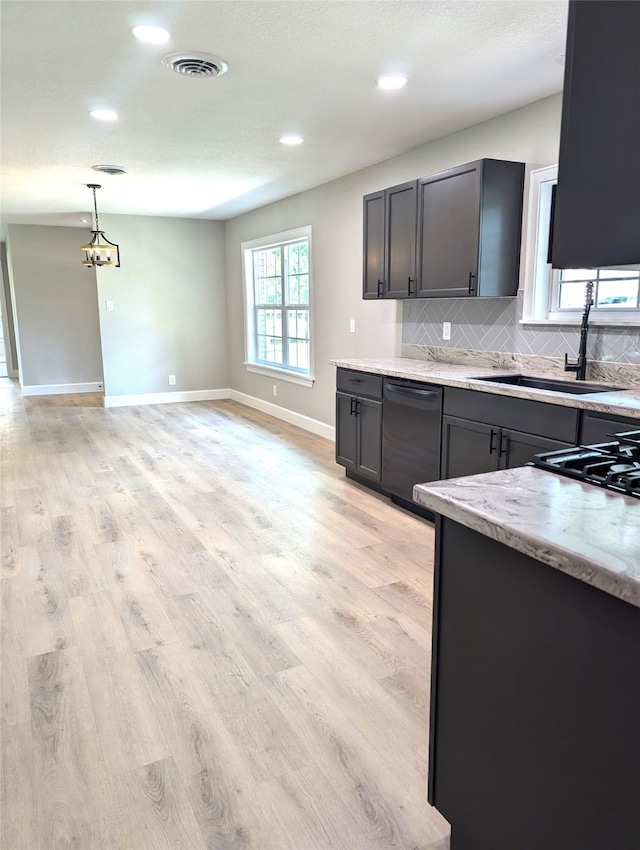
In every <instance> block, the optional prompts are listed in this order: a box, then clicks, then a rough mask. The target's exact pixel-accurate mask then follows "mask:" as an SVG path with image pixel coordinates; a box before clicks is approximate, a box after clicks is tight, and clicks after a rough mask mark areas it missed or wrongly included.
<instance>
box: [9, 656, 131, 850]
mask: <svg viewBox="0 0 640 850" xmlns="http://www.w3.org/2000/svg"><path fill="white" fill-rule="evenodd" d="M29 684H30V693H31V729H32V736H33V754H32V760H33V776H34V780H33V781H34V787H35V797H36V806H35V808H34V810H33V811H32V813H31V816H32V817H33V818H34V819H36V820H37V830H38V845H37V846H39V847H41V848H57V847H78V848H80V847H82V848H85V847H86V848H92V850H93V848H96V850H120V848H123V846H124V845H123V844H122V840H121V834H120V827H119V824H118V821H117V819H116V817H115V812H114V806H113V799H112V795H111V791H110V788H109V785H108V781H107V775H106V772H105V768H104V763H103V759H102V750H101V747H100V745H99V743H98V736H97V734H96V728H95V724H94V720H93V713H92V710H91V705H90V702H89V695H88V693H87V687H86V683H85V681H84V671H83V667H82V664H81V662H80V658H79V653H78V650H77V648H75V647H73V648H71V649H62V650H57V651H55V652H48V653H45V654H44V655H36V656H34V657H33V658H30V659H29ZM3 850H4V849H3Z"/></svg>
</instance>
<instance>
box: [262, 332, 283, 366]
mask: <svg viewBox="0 0 640 850" xmlns="http://www.w3.org/2000/svg"><path fill="white" fill-rule="evenodd" d="M258 359H259V360H263V361H264V362H266V363H279V364H282V337H279V336H260V335H259V334H258Z"/></svg>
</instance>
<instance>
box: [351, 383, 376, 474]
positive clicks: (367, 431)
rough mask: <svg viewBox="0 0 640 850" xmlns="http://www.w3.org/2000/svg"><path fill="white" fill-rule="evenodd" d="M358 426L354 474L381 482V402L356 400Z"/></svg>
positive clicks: (364, 399) (363, 399)
mask: <svg viewBox="0 0 640 850" xmlns="http://www.w3.org/2000/svg"><path fill="white" fill-rule="evenodd" d="M356 405H357V407H356V410H357V414H356V416H355V419H357V424H358V439H357V462H356V472H358V473H359V474H360V475H364V476H366V477H367V478H372V479H373V480H374V481H381V480H382V402H381V401H373V400H371V399H366V398H358V399H356Z"/></svg>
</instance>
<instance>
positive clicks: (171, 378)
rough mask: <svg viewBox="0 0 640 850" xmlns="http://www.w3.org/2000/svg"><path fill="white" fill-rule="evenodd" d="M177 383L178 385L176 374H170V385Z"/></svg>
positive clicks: (173, 385)
mask: <svg viewBox="0 0 640 850" xmlns="http://www.w3.org/2000/svg"><path fill="white" fill-rule="evenodd" d="M175 385H176V376H175V375H169V386H170V387H175Z"/></svg>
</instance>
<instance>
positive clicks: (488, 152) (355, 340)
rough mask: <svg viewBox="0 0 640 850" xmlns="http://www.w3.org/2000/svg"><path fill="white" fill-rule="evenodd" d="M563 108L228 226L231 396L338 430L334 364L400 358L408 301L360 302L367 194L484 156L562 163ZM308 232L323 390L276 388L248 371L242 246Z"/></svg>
mask: <svg viewBox="0 0 640 850" xmlns="http://www.w3.org/2000/svg"><path fill="white" fill-rule="evenodd" d="M561 104H562V99H561V95H556V96H554V97H551V98H547V99H545V100H542V101H538V102H536V103H533V104H530V105H529V106H526V107H524V108H522V109H518V110H516V111H515V112H511V113H508V114H507V115H503V116H500V117H499V118H495V119H493V120H491V121H487V122H485V123H483V124H478V125H476V126H474V127H471V128H470V129H468V130H463V131H461V132H459V133H455V134H453V135H451V136H447V137H445V138H443V139H439V140H437V141H434V142H430V143H428V144H425V145H422V146H420V147H418V148H414V149H413V150H410V151H407V152H406V153H404V154H402V155H400V156H397V157H394V158H393V159H389V160H386V161H384V162H381V163H378V164H377V165H373V166H371V167H369V168H366V169H363V170H362V171H358V172H355V173H354V174H350V175H347V176H346V177H343V178H340V179H339V180H334V181H332V182H331V183H326V184H324V185H323V186H319V187H317V188H315V189H311V190H309V191H307V192H303V193H301V194H298V195H295V196H293V197H290V198H286V199H285V200H282V201H278V202H277V203H274V204H270V205H269V206H266V207H262V208H261V209H258V210H254V211H252V212H249V213H246V214H244V215H241V216H238V217H237V218H234V219H231V220H230V221H227V222H226V228H225V258H226V260H225V263H226V286H227V299H228V311H229V349H230V376H231V386H232V388H233V389H235V390H238V391H240V392H243V393H247V394H248V395H251V396H254V397H257V398H259V399H263V400H265V401H270V402H274V401H276V402H277V403H278V404H279V405H281V406H282V407H285V408H288V409H290V410H293V411H295V412H297V413H300V414H303V415H305V416H310V417H312V418H313V419H318V420H320V421H321V422H324V423H328V424H333V421H334V404H335V402H334V397H335V369H334V367H332V366H330V365H329V360H330V359H332V358H344V357H391V356H396V355H397V354H399V351H400V342H401V331H402V328H401V321H402V319H401V316H402V311H401V305H402V302H395V301H388V302H376V301H363V300H362V197H363V195H365V194H367V193H368V192H373V191H376V190H378V189H384V188H386V187H388V186H393V185H395V184H397V183H402V182H404V181H406V180H412V179H415V178H417V177H421V176H424V175H428V174H434V173H436V172H438V171H442V170H444V169H446V168H451V167H453V166H456V165H462V164H463V163H465V162H471V161H472V160H475V159H482V158H484V157H490V158H495V159H511V160H516V161H521V162H526V163H527V166H528V169H531V168H537V167H540V166H542V165H549V164H552V163H554V162H557V159H558V145H559V140H560V113H561ZM525 211H526V198H525ZM309 224H310V225H311V226H312V228H313V274H314V309H315V376H316V382H315V385H314V387H313V388H312V389H307V388H304V387H299V386H296V385H294V384H287V383H285V382H283V381H277V380H276V381H274V380H273V379H271V378H266V377H263V376H260V375H256V374H253V373H249V372H247V371H246V369H245V368H244V366H243V358H244V335H243V300H242V265H241V250H240V244H241V242H243V241H246V240H249V239H255V238H258V237H261V236H268V235H270V234H272V233H278V232H280V231H284V230H290V229H292V228H294V227H300V226H303V225H309ZM524 226H525V227H526V221H525V222H524ZM351 318H354V319H355V320H356V333H355V334H350V333H349V319H351ZM273 383H277V384H278V396H277V399H274V398H273V396H272V384H273Z"/></svg>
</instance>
